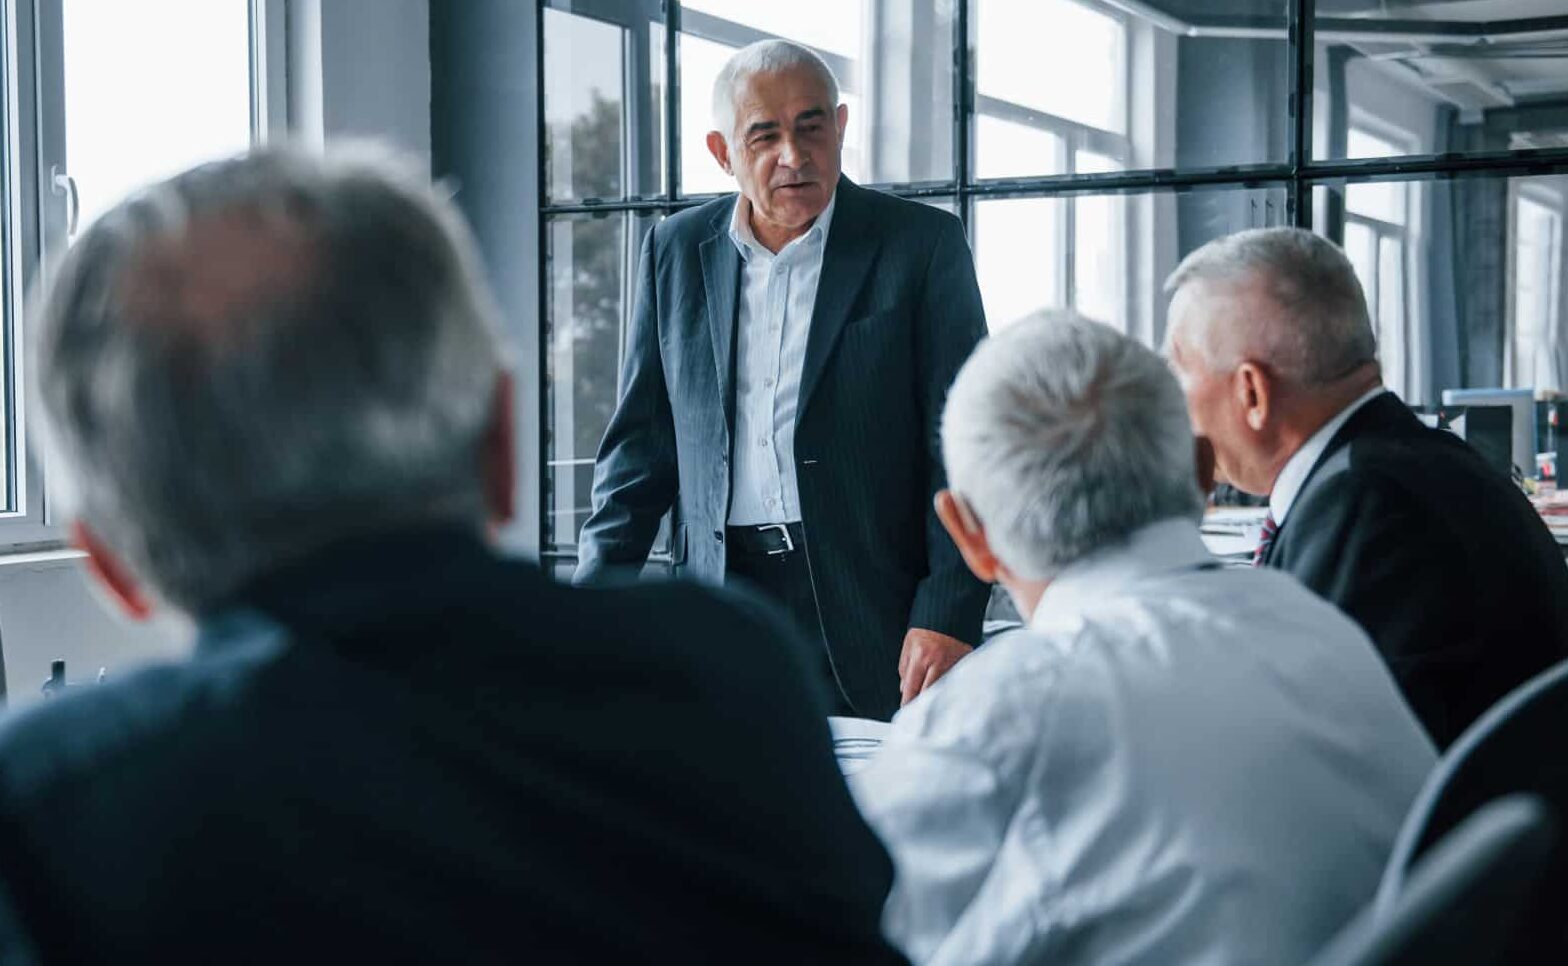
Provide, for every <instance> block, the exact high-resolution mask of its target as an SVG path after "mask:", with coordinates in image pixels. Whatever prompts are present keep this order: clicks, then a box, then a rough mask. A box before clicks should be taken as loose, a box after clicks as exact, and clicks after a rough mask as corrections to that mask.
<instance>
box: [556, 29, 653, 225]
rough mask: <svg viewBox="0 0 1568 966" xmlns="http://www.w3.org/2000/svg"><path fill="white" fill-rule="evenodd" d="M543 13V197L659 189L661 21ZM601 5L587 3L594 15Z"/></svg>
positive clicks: (615, 195) (637, 194) (635, 193)
mask: <svg viewBox="0 0 1568 966" xmlns="http://www.w3.org/2000/svg"><path fill="white" fill-rule="evenodd" d="M587 6H588V5H587V4H574V3H573V2H572V0H553V2H552V3H551V7H550V8H549V9H546V10H545V11H544V113H545V186H546V194H547V195H548V197H549V200H551V201H566V200H572V199H601V200H608V199H617V198H624V197H628V196H630V197H644V196H652V195H656V194H659V193H660V192H662V191H663V183H662V178H663V160H664V148H663V120H662V118H663V114H664V95H663V93H662V91H663V87H664V27H663V24H662V22H660V21H657V20H649V19H646V18H641V19H639V18H637V17H636V16H635V15H634V14H633V13H631V12H628V13H627V14H626V16H627V18H628V19H627V21H626V22H624V23H612V22H609V21H606V20H600V19H595V18H593V17H589V16H586V15H584V14H582V13H574V12H571V11H572V10H573V8H574V7H587ZM603 7H604V4H594V5H593V9H594V12H595V13H598V12H600V11H601V9H602V8H603Z"/></svg>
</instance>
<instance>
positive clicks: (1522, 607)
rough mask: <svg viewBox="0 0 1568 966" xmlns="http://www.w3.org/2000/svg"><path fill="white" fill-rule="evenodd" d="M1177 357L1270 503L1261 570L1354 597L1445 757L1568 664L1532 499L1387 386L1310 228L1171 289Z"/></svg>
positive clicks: (1345, 288) (1550, 545)
mask: <svg viewBox="0 0 1568 966" xmlns="http://www.w3.org/2000/svg"><path fill="white" fill-rule="evenodd" d="M1166 288H1167V290H1169V291H1171V292H1173V293H1174V297H1173V298H1172V300H1171V310H1170V325H1169V328H1168V331H1167V341H1168V354H1169V355H1170V358H1171V361H1172V363H1173V364H1174V366H1175V368H1176V371H1177V373H1178V375H1179V376H1180V377H1181V380H1182V383H1183V386H1184V388H1185V390H1186V394H1187V402H1188V407H1189V409H1190V410H1191V415H1192V421H1193V425H1194V427H1195V428H1196V429H1197V431H1198V432H1199V433H1201V434H1203V435H1205V436H1208V437H1209V438H1210V439H1212V440H1213V441H1214V447H1215V452H1216V454H1217V455H1218V459H1219V468H1220V471H1221V472H1222V473H1223V474H1224V476H1225V478H1226V479H1228V480H1229V481H1230V482H1231V483H1233V484H1235V485H1236V486H1237V487H1239V488H1241V489H1242V490H1245V491H1246V492H1248V493H1255V494H1258V495H1267V496H1268V499H1269V503H1268V505H1269V516H1268V519H1267V520H1266V522H1265V526H1264V530H1263V541H1262V544H1261V545H1260V546H1259V548H1258V553H1257V557H1256V562H1257V563H1259V564H1263V565H1266V566H1269V567H1277V568H1279V569H1281V570H1285V571H1287V572H1289V573H1291V574H1294V575H1295V576H1296V577H1298V578H1299V579H1300V580H1301V581H1302V582H1303V583H1305V584H1306V585H1307V586H1308V587H1311V588H1312V589H1313V590H1315V591H1317V592H1318V593H1319V594H1322V595H1323V596H1324V597H1326V598H1328V599H1329V600H1331V601H1333V602H1334V603H1336V604H1338V605H1339V606H1340V607H1341V608H1342V609H1343V610H1344V611H1345V612H1346V613H1348V614H1349V615H1350V616H1351V617H1353V618H1355V619H1356V621H1358V622H1359V623H1360V624H1361V626H1362V627H1364V628H1365V629H1366V631H1367V633H1368V634H1370V635H1371V636H1372V640H1373V641H1375V642H1376V643H1377V646H1378V649H1379V650H1380V651H1381V652H1382V654H1383V657H1384V659H1385V660H1387V661H1388V664H1389V666H1390V668H1392V669H1393V672H1394V677H1395V678H1396V679H1397V680H1398V681H1399V683H1400V686H1401V687H1402V688H1403V689H1404V693H1405V697H1406V698H1407V699H1409V701H1410V704H1411V705H1412V707H1414V708H1415V710H1416V714H1417V715H1418V716H1419V717H1420V718H1421V721H1422V723H1423V724H1425V725H1426V728H1427V731H1428V732H1429V733H1430V734H1431V735H1432V739H1433V740H1434V741H1436V742H1437V744H1438V746H1439V747H1446V746H1447V745H1448V744H1449V743H1451V742H1452V741H1453V740H1454V739H1455V738H1457V737H1458V736H1459V734H1460V732H1462V731H1463V730H1464V729H1465V727H1466V726H1467V725H1469V724H1470V723H1471V722H1472V721H1474V720H1475V719H1476V718H1477V717H1479V716H1480V715H1481V713H1482V712H1484V711H1485V710H1486V709H1487V708H1488V707H1490V706H1491V705H1492V704H1493V703H1494V702H1495V701H1496V700H1497V699H1498V698H1500V697H1502V696H1503V695H1504V694H1506V693H1507V692H1508V691H1509V690H1511V689H1512V688H1514V687H1515V686H1517V685H1518V684H1520V683H1522V682H1523V681H1525V680H1526V679H1527V678H1529V677H1530V676H1531V675H1533V674H1535V673H1537V672H1539V671H1541V670H1543V669H1545V668H1546V667H1548V666H1550V665H1551V664H1553V663H1555V662H1556V661H1558V660H1561V659H1562V658H1563V657H1565V656H1568V568H1565V567H1564V566H1563V558H1562V554H1561V552H1560V551H1559V550H1558V549H1557V545H1556V542H1555V541H1554V540H1553V539H1552V537H1551V535H1550V533H1549V532H1548V531H1547V529H1546V527H1545V525H1544V524H1543V523H1542V522H1541V520H1540V518H1539V517H1538V516H1537V515H1536V513H1535V511H1534V509H1532V508H1531V506H1530V504H1529V502H1528V501H1527V500H1526V499H1525V498H1524V496H1523V494H1521V493H1520V492H1519V490H1518V489H1517V488H1516V487H1515V486H1514V485H1513V484H1512V483H1511V482H1510V481H1509V480H1508V479H1507V478H1506V477H1504V476H1502V475H1501V474H1499V473H1497V472H1496V471H1495V470H1493V469H1491V468H1490V467H1488V466H1486V465H1485V464H1484V463H1483V462H1482V460H1481V459H1480V457H1479V456H1478V455H1477V454H1476V453H1475V452H1474V451H1473V450H1472V449H1471V448H1470V447H1468V446H1466V445H1465V444H1464V443H1462V442H1461V441H1460V440H1459V439H1457V438H1456V437H1454V436H1453V435H1452V434H1450V433H1446V432H1442V431H1440V430H1435V429H1429V428H1428V427H1426V426H1423V425H1422V424H1421V422H1420V421H1419V420H1417V419H1416V418H1415V416H1414V415H1413V414H1412V413H1411V412H1410V410H1409V409H1407V408H1406V407H1405V405H1404V404H1403V403H1402V402H1400V401H1399V398H1398V397H1397V396H1395V395H1394V394H1393V393H1390V392H1386V391H1384V389H1383V386H1382V376H1381V373H1380V371H1379V369H1378V364H1377V355H1376V352H1377V344H1376V339H1375V337H1374V336H1373V334H1372V325H1371V322H1370V320H1369V319H1368V316H1367V306H1366V300H1365V298H1364V297H1363V295H1362V292H1361V285H1360V283H1359V282H1358V281H1357V280H1356V276H1355V272H1354V271H1353V270H1352V268H1351V266H1350V261H1349V260H1348V259H1347V258H1346V257H1345V255H1344V253H1343V252H1341V251H1340V250H1339V249H1338V248H1337V247H1335V246H1334V245H1333V244H1332V243H1330V242H1328V241H1326V240H1325V239H1323V238H1320V237H1318V236H1317V235H1314V234H1312V233H1311V232H1307V231H1302V230H1300V229H1295V228H1267V229H1259V230H1255V231H1247V232H1241V233H1240V234H1236V235H1231V236H1229V237H1227V238H1222V239H1219V240H1218V241H1214V242H1211V243H1210V244H1208V245H1206V246H1204V247H1203V248H1200V249H1199V250H1197V251H1195V252H1193V253H1192V254H1191V255H1189V256H1188V257H1187V259H1186V260H1185V261H1184V262H1182V264H1181V265H1180V266H1179V267H1178V268H1177V269H1176V271H1175V273H1174V274H1172V275H1171V277H1170V280H1169V281H1168V282H1167V283H1166Z"/></svg>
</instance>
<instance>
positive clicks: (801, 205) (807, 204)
mask: <svg viewBox="0 0 1568 966" xmlns="http://www.w3.org/2000/svg"><path fill="white" fill-rule="evenodd" d="M847 120H848V112H847V111H846V110H845V109H844V107H842V106H841V105H834V104H832V103H830V102H829V100H828V92H827V89H826V87H824V85H823V84H822V82H821V81H820V80H819V79H818V78H817V77H816V75H815V74H813V73H812V72H811V71H809V70H807V69H805V68H803V67H800V68H793V69H790V70H784V71H779V72H776V73H767V74H755V75H753V76H752V77H751V79H750V80H749V81H748V82H747V84H746V88H745V90H744V91H742V92H741V95H740V97H739V98H738V99H737V101H736V104H735V129H734V131H732V132H731V133H730V136H729V139H728V143H727V144H720V145H719V146H718V147H717V148H716V149H715V152H714V153H715V154H716V155H721V154H722V155H727V157H719V163H720V164H722V165H724V167H725V170H727V171H729V172H730V173H732V174H734V175H735V180H736V181H738V182H739V183H740V190H741V193H742V194H744V195H745V196H746V198H747V199H748V200H749V201H750V202H751V206H752V216H753V218H754V219H756V220H759V221H761V222H763V223H764V224H765V226H766V227H770V228H774V229H785V230H788V231H791V232H796V231H804V230H805V229H806V228H807V227H809V226H810V225H811V223H812V222H813V221H814V220H815V219H816V217H817V216H818V215H820V214H822V212H823V210H824V209H825V208H827V206H828V202H829V201H831V200H832V198H833V189H834V188H835V187H836V186H837V185H838V175H839V167H840V163H841V154H842V150H843V144H844V124H845V122H846V121H847Z"/></svg>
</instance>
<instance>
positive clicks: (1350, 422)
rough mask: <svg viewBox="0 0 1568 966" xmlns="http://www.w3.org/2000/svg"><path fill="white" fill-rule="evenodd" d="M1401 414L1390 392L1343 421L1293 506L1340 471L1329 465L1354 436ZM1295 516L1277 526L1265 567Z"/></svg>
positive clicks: (1298, 492)
mask: <svg viewBox="0 0 1568 966" xmlns="http://www.w3.org/2000/svg"><path fill="white" fill-rule="evenodd" d="M1402 411H1403V415H1405V416H1409V411H1408V410H1406V409H1405V404H1404V403H1402V402H1400V401H1399V399H1398V397H1396V396H1395V395H1394V394H1393V393H1390V392H1384V393H1383V394H1382V395H1379V396H1374V397H1373V398H1371V399H1369V400H1367V403H1366V405H1364V406H1362V407H1361V408H1360V409H1358V410H1356V411H1355V412H1354V413H1353V414H1351V417H1350V418H1349V419H1347V420H1345V425H1343V426H1341V427H1339V429H1338V431H1336V432H1335V433H1334V436H1333V438H1331V439H1330V440H1329V441H1328V445H1327V446H1326V447H1324V448H1323V452H1322V453H1320V454H1318V458H1317V460H1316V461H1315V462H1314V463H1313V464H1312V468H1311V469H1310V470H1308V471H1307V478H1306V479H1305V480H1303V481H1302V482H1301V489H1300V490H1298V491H1297V492H1296V501H1295V504H1294V505H1295V506H1300V505H1301V502H1302V500H1303V499H1305V498H1306V497H1307V496H1308V495H1310V494H1311V493H1312V491H1313V490H1315V489H1317V487H1318V486H1319V485H1321V484H1322V483H1323V481H1325V480H1327V479H1328V478H1330V477H1332V476H1334V475H1335V470H1337V469H1342V468H1343V465H1342V464H1339V463H1336V464H1335V465H1334V467H1332V468H1331V467H1330V466H1329V463H1330V462H1331V461H1333V460H1334V459H1335V457H1337V456H1339V455H1340V453H1341V452H1343V451H1344V449H1345V448H1346V447H1347V446H1349V445H1350V444H1351V442H1352V441H1353V440H1355V438H1356V437H1357V436H1359V435H1361V434H1362V433H1364V432H1366V431H1367V429H1369V428H1372V427H1375V426H1379V425H1386V424H1387V422H1388V421H1389V420H1391V419H1398V418H1399V417H1400V415H1401V414H1402ZM1412 418H1413V417H1412ZM1296 515H1297V514H1296V511H1295V510H1294V509H1292V510H1291V512H1290V514H1289V516H1287V517H1286V518H1285V523H1283V524H1280V528H1279V529H1280V532H1279V533H1277V534H1275V536H1274V543H1273V544H1272V545H1271V546H1270V547H1269V552H1268V553H1266V554H1264V555H1263V562H1264V563H1267V562H1268V560H1269V558H1270V557H1272V556H1273V555H1274V548H1275V547H1277V546H1279V538H1280V535H1281V534H1283V533H1284V530H1285V527H1286V526H1287V525H1288V524H1289V523H1290V521H1292V520H1294V519H1296Z"/></svg>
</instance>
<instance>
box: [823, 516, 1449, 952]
mask: <svg viewBox="0 0 1568 966" xmlns="http://www.w3.org/2000/svg"><path fill="white" fill-rule="evenodd" d="M1213 567H1214V558H1213V557H1212V556H1211V555H1210V554H1209V553H1208V551H1207V550H1206V549H1205V548H1204V545H1203V542H1202V540H1201V538H1200V537H1199V535H1198V530H1197V527H1196V526H1195V525H1194V524H1192V523H1190V522H1188V521H1185V520H1170V521H1165V522H1163V523H1158V524H1155V525H1153V526H1150V527H1147V528H1145V529H1143V530H1141V531H1139V532H1137V533H1135V534H1134V535H1133V536H1132V537H1131V538H1130V539H1129V541H1127V542H1126V543H1124V544H1121V545H1118V546H1117V547H1114V548H1111V549H1107V550H1103V551H1101V552H1099V553H1097V554H1095V555H1093V556H1091V557H1089V558H1087V559H1085V560H1083V561H1080V562H1078V563H1076V564H1073V565H1072V566H1070V567H1069V568H1068V569H1067V570H1065V571H1064V572H1063V573H1062V574H1061V575H1060V576H1059V577H1058V578H1057V579H1056V580H1055V581H1054V582H1052V584H1051V585H1050V587H1049V588H1048V589H1047V591H1046V593H1045V596H1044V598H1043V599H1042V600H1041V602H1040V606H1039V609H1038V610H1037V611H1036V613H1035V616H1034V619H1033V620H1032V621H1031V622H1030V626H1029V628H1028V629H1027V630H1020V631H1017V632H1014V633H1011V634H1008V635H1004V636H1002V637H999V638H996V639H994V640H992V641H991V642H989V643H987V644H986V645H985V646H984V647H981V648H980V649H978V650H977V651H976V652H975V653H974V654H973V655H971V656H969V657H967V658H965V659H964V660H962V661H960V662H959V663H958V665H957V666H956V667H955V668H954V669H953V670H952V671H951V672H949V673H948V674H947V676H946V677H944V678H942V679H941V680H940V681H938V682H937V683H936V685H935V686H934V687H932V688H930V689H928V690H927V691H926V692H925V693H924V694H922V695H921V696H920V697H919V698H918V699H916V700H915V701H914V702H912V703H911V704H910V705H909V706H908V707H906V708H905V709H904V710H903V711H901V712H900V713H899V714H898V715H897V716H896V717H895V718H894V719H893V725H892V728H891V731H890V732H889V735H888V737H887V740H886V741H885V743H884V744H883V746H882V748H881V750H880V752H878V754H877V756H876V757H875V759H874V760H873V761H872V762H871V764H870V765H869V766H867V767H866V768H865V769H864V770H863V771H861V772H860V773H858V774H857V775H855V776H853V777H852V778H851V788H852V790H853V791H854V792H855V797H856V800H857V801H858V802H859V804H860V806H861V809H862V811H863V812H864V813H865V815H866V817H867V819H868V820H869V821H870V823H871V826H872V828H874V829H875V830H876V831H877V832H878V833H879V834H880V835H881V837H882V839H883V841H884V842H885V843H886V844H887V846H888V849H889V851H890V852H891V853H892V855H893V859H894V865H895V868H896V878H895V881H894V886H893V892H892V894H891V895H890V896H889V899H888V904H887V907H886V910H885V915H884V927H885V928H886V930H887V933H888V935H889V937H891V938H892V939H893V941H894V942H895V943H897V944H899V945H900V946H901V947H902V948H903V949H904V950H905V952H906V953H908V954H909V956H910V957H911V958H912V959H914V960H915V961H916V962H917V963H925V962H931V963H966V964H967V963H1017V962H1041V961H1049V962H1053V963H1056V962H1062V963H1097V964H1102V963H1148V964H1161V966H1164V964H1171V963H1299V962H1304V961H1306V960H1307V959H1308V958H1309V957H1310V956H1311V955H1312V954H1313V953H1314V952H1316V951H1317V949H1318V947H1319V946H1321V945H1322V944H1323V943H1324V942H1325V941H1327V940H1328V939H1329V938H1330V936H1331V935H1332V934H1333V933H1334V932H1335V931H1336V930H1337V929H1339V927H1341V926H1342V925H1343V924H1344V923H1345V922H1346V921H1347V920H1348V919H1349V918H1350V917H1351V916H1352V915H1354V914H1355V913H1356V912H1357V910H1358V909H1359V908H1360V907H1361V906H1362V905H1363V904H1364V903H1365V902H1367V901H1368V900H1370V899H1371V897H1372V894H1373V892H1374V890H1375V889H1376V887H1377V883H1378V877H1379V875H1380V874H1381V872H1382V869H1383V862H1384V860H1385V859H1386V858H1387V855H1388V852H1389V850H1390V849H1391V848H1392V846H1393V842H1394V837H1395V835H1396V833H1397V832H1398V830H1399V827H1400V823H1401V820H1402V819H1403V818H1404V815H1405V811H1406V809H1407V808H1408V807H1409V805H1410V803H1411V801H1412V800H1413V799H1414V797H1415V795H1416V792H1417V790H1418V789H1419V788H1420V786H1421V783H1422V781H1423V779H1424V778H1425V777H1426V775H1427V773H1428V772H1429V771H1430V770H1431V768H1432V766H1433V764H1434V762H1435V753H1434V751H1433V748H1432V745H1431V742H1430V741H1428V739H1427V737H1426V734H1425V732H1424V731H1422V729H1421V726H1420V725H1419V724H1418V723H1417V722H1416V719H1415V718H1414V716H1413V715H1412V714H1411V712H1410V711H1409V709H1408V708H1407V707H1406V705H1405V702H1404V700H1403V699H1402V698H1401V697H1400V694H1399V691H1398V689H1397V688H1396V687H1395V685H1394V682H1393V680H1392V678H1390V676H1389V673H1388V671H1387V669H1386V668H1385V667H1384V665H1383V662H1382V660H1381V659H1380V658H1379V657H1378V655H1377V652H1376V651H1374V650H1373V647H1372V643H1371V641H1370V640H1368V639H1367V637H1366V635H1365V634H1363V633H1362V632H1361V631H1360V629H1359V628H1357V627H1356V626H1355V625H1354V624H1353V623H1351V621H1350V620H1349V619H1348V618H1346V617H1345V616H1343V615H1342V614H1340V612H1339V611H1338V610H1336V609H1335V608H1334V607H1333V606H1332V605H1330V604H1328V603H1325V602H1324V601H1322V600H1319V599H1318V598H1317V597H1315V596H1313V595H1312V594H1310V593H1309V592H1307V591H1306V590H1305V589H1304V588H1302V587H1301V586H1300V585H1299V584H1297V583H1296V582H1295V580H1294V579H1293V578H1291V577H1290V576H1288V575H1286V574H1283V573H1280V572H1278V571H1274V570H1219V569H1212V568H1213Z"/></svg>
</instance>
